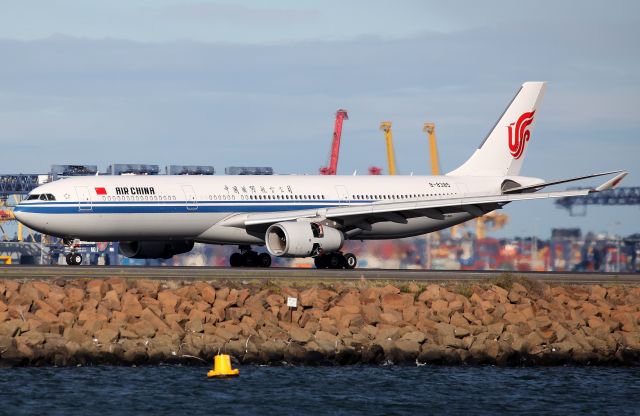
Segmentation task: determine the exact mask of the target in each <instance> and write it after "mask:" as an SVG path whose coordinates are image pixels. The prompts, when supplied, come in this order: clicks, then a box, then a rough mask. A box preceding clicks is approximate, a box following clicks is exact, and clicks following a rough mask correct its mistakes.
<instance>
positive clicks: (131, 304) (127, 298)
mask: <svg viewBox="0 0 640 416" xmlns="http://www.w3.org/2000/svg"><path fill="white" fill-rule="evenodd" d="M120 303H121V305H122V312H124V313H126V314H127V315H130V316H133V317H136V318H138V317H140V315H142V305H141V304H140V301H139V300H138V296H136V295H135V294H133V293H129V292H126V293H124V294H123V295H122V301H121V302H120Z"/></svg>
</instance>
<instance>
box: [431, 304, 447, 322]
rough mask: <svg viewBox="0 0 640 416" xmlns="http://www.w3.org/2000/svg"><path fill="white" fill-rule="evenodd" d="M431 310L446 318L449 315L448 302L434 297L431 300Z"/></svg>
mask: <svg viewBox="0 0 640 416" xmlns="http://www.w3.org/2000/svg"><path fill="white" fill-rule="evenodd" d="M431 311H432V312H433V313H434V314H436V315H438V316H441V317H446V318H447V320H448V318H449V316H450V315H451V310H450V309H449V302H447V301H446V300H442V299H436V300H434V301H433V302H431Z"/></svg>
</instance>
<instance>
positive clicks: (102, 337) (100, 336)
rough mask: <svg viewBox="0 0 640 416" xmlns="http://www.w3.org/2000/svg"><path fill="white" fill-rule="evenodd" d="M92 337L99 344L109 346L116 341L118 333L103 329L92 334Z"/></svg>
mask: <svg viewBox="0 0 640 416" xmlns="http://www.w3.org/2000/svg"><path fill="white" fill-rule="evenodd" d="M94 337H95V338H96V339H97V340H98V342H99V343H100V344H111V343H113V342H116V341H117V340H118V331H114V330H113V329H109V328H103V329H101V330H99V331H98V332H96V333H95V334H94Z"/></svg>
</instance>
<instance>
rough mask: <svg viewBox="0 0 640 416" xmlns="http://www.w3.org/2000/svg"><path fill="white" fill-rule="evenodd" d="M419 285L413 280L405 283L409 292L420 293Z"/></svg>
mask: <svg viewBox="0 0 640 416" xmlns="http://www.w3.org/2000/svg"><path fill="white" fill-rule="evenodd" d="M420 290H421V289H420V286H418V285H417V284H416V283H415V282H411V283H409V284H408V285H407V291H408V292H409V293H420Z"/></svg>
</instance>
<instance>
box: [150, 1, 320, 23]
mask: <svg viewBox="0 0 640 416" xmlns="http://www.w3.org/2000/svg"><path fill="white" fill-rule="evenodd" d="M154 12H155V14H157V15H159V16H162V17H165V18H171V19H183V20H188V21H196V22H211V23H214V22H216V23H225V24H260V25H265V26H279V25H283V24H286V25H291V24H305V23H308V22H310V21H314V20H317V19H318V17H319V16H320V14H319V13H318V12H317V11H314V10H304V9H284V8H261V7H248V6H244V5H241V4H231V3H226V4H221V3H217V4H216V3H204V2H197V3H181V4H174V5H168V6H164V7H161V8H158V9H154Z"/></svg>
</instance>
